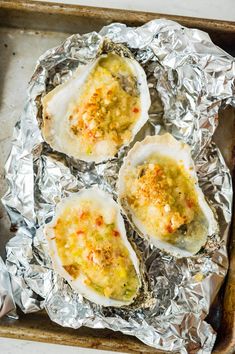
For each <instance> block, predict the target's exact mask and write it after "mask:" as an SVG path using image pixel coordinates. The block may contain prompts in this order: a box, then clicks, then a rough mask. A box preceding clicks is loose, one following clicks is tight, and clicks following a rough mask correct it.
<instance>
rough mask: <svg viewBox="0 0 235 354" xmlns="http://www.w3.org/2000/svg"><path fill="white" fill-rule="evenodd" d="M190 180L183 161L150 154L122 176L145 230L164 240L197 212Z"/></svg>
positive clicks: (186, 223)
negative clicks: (141, 162) (124, 176)
mask: <svg viewBox="0 0 235 354" xmlns="http://www.w3.org/2000/svg"><path fill="white" fill-rule="evenodd" d="M194 184H195V181H194V180H193V179H192V177H191V176H190V175H189V174H188V173H187V172H186V170H185V168H184V166H183V164H177V163H176V162H175V161H174V160H172V159H170V158H167V157H161V156H151V157H150V158H149V159H148V161H146V162H145V163H143V164H141V165H138V166H136V167H135V168H134V169H133V170H131V171H130V173H129V174H128V175H127V176H126V191H127V193H126V195H127V200H128V203H129V205H130V206H131V207H132V209H133V210H134V213H135V215H136V216H137V218H138V219H139V220H140V221H141V222H142V223H143V224H144V225H145V227H146V228H147V230H148V233H149V234H151V235H158V236H160V237H161V238H162V239H165V240H168V239H170V238H171V237H172V235H173V234H174V233H175V232H176V231H177V230H179V229H182V231H183V229H184V227H185V226H186V225H188V224H190V223H191V222H192V221H193V220H194V218H195V215H196V214H198V213H199V205H198V198H197V195H196V192H195V188H194Z"/></svg>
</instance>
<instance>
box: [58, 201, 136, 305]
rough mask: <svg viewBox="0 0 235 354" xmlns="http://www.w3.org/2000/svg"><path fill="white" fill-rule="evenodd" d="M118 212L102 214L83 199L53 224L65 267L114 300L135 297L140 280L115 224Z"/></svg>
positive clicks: (75, 276)
mask: <svg viewBox="0 0 235 354" xmlns="http://www.w3.org/2000/svg"><path fill="white" fill-rule="evenodd" d="M115 220H116V211H115V210H110V209H109V210H108V213H107V212H106V213H105V212H104V213H102V210H97V208H95V207H94V206H92V204H91V202H88V201H83V202H81V203H80V205H79V207H67V208H66V209H65V210H64V211H63V213H62V214H61V215H60V218H59V219H58V220H57V223H56V225H55V226H54V235H55V238H56V245H57V250H58V254H59V257H60V259H61V261H62V264H63V267H64V268H65V270H66V271H67V272H68V273H69V274H70V275H71V276H72V277H73V278H74V279H76V278H77V277H79V275H81V274H82V276H83V277H85V280H84V282H85V284H86V285H87V286H89V287H91V288H92V289H93V290H95V291H96V292H98V293H99V294H102V295H103V296H106V297H108V298H112V299H115V300H121V301H129V300H130V299H132V298H134V297H135V295H136V293H137V290H138V287H139V279H138V276H137V274H136V270H135V268H134V266H133V264H132V261H131V258H130V255H129V252H128V250H127V248H126V247H125V245H124V244H123V241H122V238H121V235H120V233H119V231H118V228H117V225H116V222H115Z"/></svg>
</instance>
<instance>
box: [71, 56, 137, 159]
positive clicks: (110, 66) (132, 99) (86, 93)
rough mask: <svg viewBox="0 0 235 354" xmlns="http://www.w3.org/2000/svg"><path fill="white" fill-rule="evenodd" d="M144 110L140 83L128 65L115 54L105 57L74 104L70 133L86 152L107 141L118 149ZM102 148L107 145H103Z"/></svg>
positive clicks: (126, 140) (126, 139)
mask: <svg viewBox="0 0 235 354" xmlns="http://www.w3.org/2000/svg"><path fill="white" fill-rule="evenodd" d="M140 113H141V108H140V97H139V92H138V90H137V82H136V78H135V77H134V74H133V72H132V70H131V68H130V66H128V64H127V63H126V62H125V61H124V60H123V58H121V57H119V56H118V55H115V54H108V55H107V56H106V57H104V58H101V59H100V60H99V61H98V63H97V65H96V66H95V68H94V69H93V70H92V71H91V73H90V74H89V76H88V78H87V80H86V82H85V84H84V87H83V91H82V94H81V96H80V97H79V99H78V100H77V101H76V102H73V103H72V104H70V107H69V112H68V119H69V125H70V132H71V134H73V136H74V135H75V136H78V137H79V138H80V139H81V145H83V147H84V150H85V153H86V154H91V153H93V149H94V145H95V144H98V143H99V142H103V141H105V142H106V144H107V145H109V148H111V149H113V150H114V151H115V152H116V150H117V149H118V148H119V147H120V146H121V145H123V144H124V143H127V142H128V141H129V140H130V139H131V128H132V127H133V124H134V123H136V121H137V119H138V118H139V116H140ZM100 148H101V149H103V148H105V147H104V146H103V145H102V144H101V147H100Z"/></svg>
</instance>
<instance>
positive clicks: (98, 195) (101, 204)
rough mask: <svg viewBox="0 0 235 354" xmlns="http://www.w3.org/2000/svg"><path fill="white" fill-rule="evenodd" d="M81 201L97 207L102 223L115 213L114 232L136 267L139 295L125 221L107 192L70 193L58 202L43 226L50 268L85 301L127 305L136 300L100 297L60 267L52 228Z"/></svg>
mask: <svg viewBox="0 0 235 354" xmlns="http://www.w3.org/2000/svg"><path fill="white" fill-rule="evenodd" d="M82 201H92V203H93V205H96V206H97V207H98V208H99V212H100V213H102V215H103V216H104V218H105V220H109V219H110V217H111V215H112V213H115V215H116V229H117V230H118V231H119V233H120V236H121V240H122V242H123V245H124V246H125V248H126V249H127V250H128V253H129V256H130V259H131V261H132V264H133V266H134V268H135V271H136V274H137V276H138V279H139V287H138V289H137V292H136V296H137V295H138V292H139V288H140V286H141V280H140V270H139V260H138V258H137V256H136V253H135V251H134V250H133V248H132V246H131V244H130V243H129V241H128V239H127V236H126V230H125V225H124V221H123V218H122V216H121V214H120V208H119V206H118V204H117V203H116V202H115V201H114V200H113V199H112V197H111V196H110V195H109V194H108V193H106V192H104V191H102V190H100V189H99V188H97V187H94V188H90V189H83V190H81V191H80V192H78V193H75V194H73V195H72V196H69V197H67V198H64V199H63V200H62V201H61V202H60V203H58V204H57V206H56V212H55V216H54V218H53V220H52V221H51V222H50V223H49V224H47V225H46V226H45V228H44V234H45V236H46V239H47V241H48V246H49V253H50V257H51V260H52V263H53V268H54V269H55V271H57V272H58V273H59V274H60V275H61V276H62V277H63V278H64V279H65V280H67V281H68V283H69V284H70V285H71V287H72V288H73V289H74V290H75V291H76V292H78V293H79V294H81V295H82V296H84V297H85V298H86V299H88V300H90V301H92V302H94V303H96V304H98V305H102V306H115V307H121V306H127V305H129V304H130V303H132V302H133V301H134V300H135V298H136V296H135V297H133V298H132V299H131V300H130V301H120V300H115V299H112V298H109V297H107V296H103V295H102V294H99V293H98V292H96V291H95V290H93V289H92V287H89V286H88V285H86V284H85V283H84V280H85V277H84V274H83V273H82V272H81V273H79V276H78V277H77V278H76V279H74V278H73V277H72V276H71V275H70V274H69V273H68V272H67V271H66V270H65V268H64V267H63V264H62V261H61V258H60V256H59V254H58V250H57V244H56V241H55V233H54V226H55V225H56V224H57V221H58V219H59V218H60V217H62V214H63V212H64V210H65V209H66V208H68V207H69V208H77V207H79V204H80V202H82ZM110 220H111V219H110ZM94 222H95V221H94ZM107 222H108V221H107ZM71 227H73V225H71ZM113 281H114V282H115V279H113Z"/></svg>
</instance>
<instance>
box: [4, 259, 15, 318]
mask: <svg viewBox="0 0 235 354" xmlns="http://www.w3.org/2000/svg"><path fill="white" fill-rule="evenodd" d="M15 309H16V308H15V303H14V300H13V295H12V289H11V282H10V277H9V273H8V271H7V268H6V265H5V263H4V262H3V260H2V258H1V257H0V318H1V317H3V316H4V315H8V316H10V317H12V318H17V315H16V311H15Z"/></svg>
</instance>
